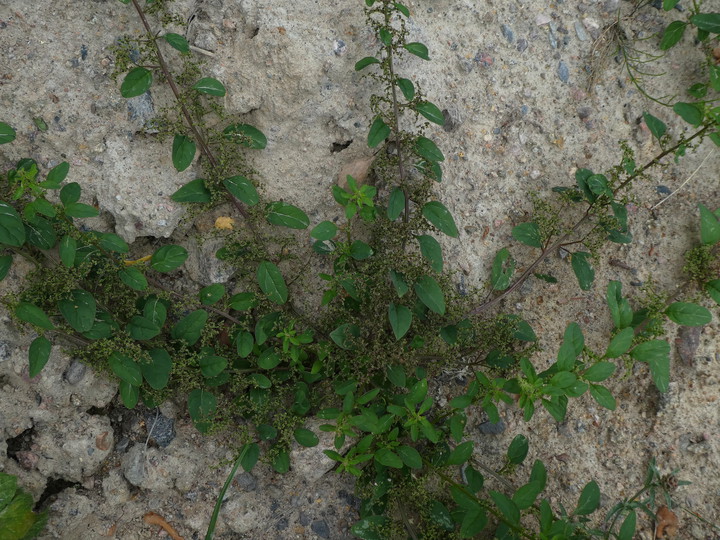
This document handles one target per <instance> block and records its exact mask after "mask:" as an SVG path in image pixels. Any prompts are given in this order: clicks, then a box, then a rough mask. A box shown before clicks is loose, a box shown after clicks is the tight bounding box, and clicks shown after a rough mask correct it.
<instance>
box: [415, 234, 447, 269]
mask: <svg viewBox="0 0 720 540" xmlns="http://www.w3.org/2000/svg"><path fill="white" fill-rule="evenodd" d="M415 238H417V241H418V244H420V253H422V255H423V257H425V258H426V259H427V260H428V261H430V266H431V267H432V269H433V270H435V271H436V272H438V273H439V272H442V270H443V256H442V248H441V247H440V242H438V241H437V240H435V238H433V237H432V236H430V235H427V234H423V235H420V236H416V237H415Z"/></svg>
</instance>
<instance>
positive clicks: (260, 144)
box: [223, 124, 267, 150]
mask: <svg viewBox="0 0 720 540" xmlns="http://www.w3.org/2000/svg"><path fill="white" fill-rule="evenodd" d="M223 135H224V136H225V138H226V139H227V140H229V141H234V142H236V143H237V144H240V145H241V146H245V147H246V148H253V149H255V150H262V149H263V148H265V147H266V146H267V138H266V137H265V135H264V134H263V133H262V131H260V130H259V129H258V128H256V127H255V126H251V125H250V124H233V125H230V126H228V127H226V128H225V129H224V130H223Z"/></svg>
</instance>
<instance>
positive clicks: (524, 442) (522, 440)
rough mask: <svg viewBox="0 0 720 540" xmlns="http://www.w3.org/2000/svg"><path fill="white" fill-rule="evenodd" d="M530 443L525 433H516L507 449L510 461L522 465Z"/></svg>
mask: <svg viewBox="0 0 720 540" xmlns="http://www.w3.org/2000/svg"><path fill="white" fill-rule="evenodd" d="M528 449H529V443H528V439H527V437H525V435H516V436H515V438H514V439H513V440H512V442H511V443H510V446H509V447H508V451H507V458H508V461H509V462H510V463H514V464H515V465H520V464H521V463H522V462H523V461H524V460H525V458H526V457H527V454H528Z"/></svg>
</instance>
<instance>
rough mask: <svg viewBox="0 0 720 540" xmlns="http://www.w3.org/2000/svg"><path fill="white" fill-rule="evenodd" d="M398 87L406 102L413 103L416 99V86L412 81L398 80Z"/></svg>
mask: <svg viewBox="0 0 720 540" xmlns="http://www.w3.org/2000/svg"><path fill="white" fill-rule="evenodd" d="M397 85H398V87H399V88H400V91H401V92H402V95H403V96H405V99H406V100H408V101H411V100H412V98H414V97H415V85H414V84H413V83H412V81H411V80H410V79H403V78H399V79H397Z"/></svg>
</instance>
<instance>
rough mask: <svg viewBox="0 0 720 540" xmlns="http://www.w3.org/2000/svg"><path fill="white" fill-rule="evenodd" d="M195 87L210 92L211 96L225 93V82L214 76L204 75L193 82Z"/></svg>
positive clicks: (206, 92) (219, 95) (202, 91)
mask: <svg viewBox="0 0 720 540" xmlns="http://www.w3.org/2000/svg"><path fill="white" fill-rule="evenodd" d="M193 88H194V89H195V90H197V91H198V92H201V93H203V94H208V95H210V96H218V97H222V96H224V95H225V87H224V86H223V84H222V83H221V82H220V81H218V80H217V79H213V78H212V77H203V78H202V79H200V80H199V81H198V82H196V83H195V84H193Z"/></svg>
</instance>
